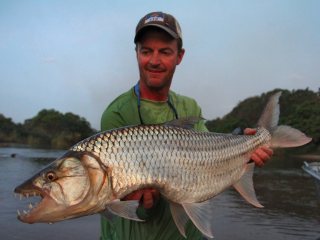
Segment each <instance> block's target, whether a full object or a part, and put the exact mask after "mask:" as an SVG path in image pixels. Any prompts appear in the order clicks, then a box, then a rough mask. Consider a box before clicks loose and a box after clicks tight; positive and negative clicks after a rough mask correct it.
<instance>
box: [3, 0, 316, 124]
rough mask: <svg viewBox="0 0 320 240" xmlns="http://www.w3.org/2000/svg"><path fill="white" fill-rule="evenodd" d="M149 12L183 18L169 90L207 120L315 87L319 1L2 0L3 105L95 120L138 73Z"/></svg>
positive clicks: (6, 110)
mask: <svg viewBox="0 0 320 240" xmlns="http://www.w3.org/2000/svg"><path fill="white" fill-rule="evenodd" d="M151 11H164V12H168V13H171V14H173V15H174V16H175V17H176V18H177V19H178V20H179V22H180V25H181V28H182V33H183V40H184V48H185V49H186V54H185V56H184V59H183V61H182V63H181V64H180V65H179V66H178V68H177V70H176V74H175V77H174V80H173V85H172V89H173V90H175V91H176V92H178V93H180V94H184V95H188V96H191V97H193V98H195V99H196V100H197V101H198V103H199V104H200V106H201V107H202V111H203V115H204V117H205V118H206V119H213V118H216V117H222V116H223V115H225V114H226V113H228V112H229V111H231V110H232V108H233V107H234V106H235V105H236V104H237V103H238V102H239V101H241V100H243V99H244V98H247V97H250V96H255V95H260V94H261V93H263V92H267V91H270V90H273V89H274V88H284V89H289V90H292V89H305V88H307V87H308V88H309V89H311V90H313V91H318V88H319V87H320V67H319V66H320V14H319V13H320V1H317V0H307V1H302V0H251V1H250V0H241V1H240V0H238V1H230V0H224V1H218V0H206V1H205V0H202V1H182V0H181V1H172V0H171V1H147V0H145V1H142V0H140V1H139V0H138V1H133V0H132V1H129V0H128V1H109V0H101V1H100V0H97V1H89V0H88V1H81V0H77V1H64V0H55V1H53V0H52V1H49V0H48V1H37V0H26V1H22V0H20V1H18V0H1V1H0V80H1V85H0V113H2V114H4V115H5V116H6V117H10V118H12V120H13V121H14V122H23V121H24V120H26V119H29V118H32V117H34V116H35V115H36V114H37V113H38V112H39V111H40V110H42V109H51V108H54V109H56V110H58V111H60V112H63V113H65V112H73V113H75V114H78V115H80V116H82V117H85V118H86V119H87V120H88V121H89V122H90V123H91V125H92V126H93V127H94V128H96V129H99V125H100V116H101V114H102V112H103V111H104V109H105V108H106V106H107V105H108V104H109V103H110V102H111V101H112V100H113V99H114V98H115V97H117V96H118V95H119V94H121V93H122V92H124V91H126V90H127V89H129V88H130V87H132V86H133V84H134V83H135V82H136V81H137V80H138V70H137V63H136V59H135V52H134V44H133V37H134V30H135V27H136V24H137V22H138V21H139V19H140V18H141V17H142V16H144V15H145V14H146V13H148V12H151Z"/></svg>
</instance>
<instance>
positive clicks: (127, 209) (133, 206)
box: [107, 200, 144, 222]
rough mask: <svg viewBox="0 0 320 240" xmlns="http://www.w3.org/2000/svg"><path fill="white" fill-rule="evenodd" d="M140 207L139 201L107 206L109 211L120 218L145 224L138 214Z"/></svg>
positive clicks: (114, 202) (117, 202) (121, 202)
mask: <svg viewBox="0 0 320 240" xmlns="http://www.w3.org/2000/svg"><path fill="white" fill-rule="evenodd" d="M138 206H139V201H137V200H130V201H113V202H111V203H109V204H108V205H107V209H108V210H109V211H110V212H111V213H113V214H115V215H119V216H120V217H123V218H127V219H130V220H135V221H140V222H143V221H144V220H142V219H140V218H139V217H138V216H137V213H136V211H137V208H138Z"/></svg>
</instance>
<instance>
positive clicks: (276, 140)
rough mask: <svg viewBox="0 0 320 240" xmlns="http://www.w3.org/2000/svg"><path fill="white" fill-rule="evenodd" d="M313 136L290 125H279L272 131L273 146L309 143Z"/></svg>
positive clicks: (297, 145)
mask: <svg viewBox="0 0 320 240" xmlns="http://www.w3.org/2000/svg"><path fill="white" fill-rule="evenodd" d="M311 140H312V138H309V137H307V136H306V135H305V134H304V133H303V132H301V131H299V130H298V129H295V128H292V127H289V126H279V127H277V128H276V129H275V130H274V131H273V132H272V138H271V147H272V148H277V147H281V148H287V147H299V146H302V145H304V144H307V143H309V142H310V141H311Z"/></svg>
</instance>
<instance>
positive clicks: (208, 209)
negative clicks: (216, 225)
mask: <svg viewBox="0 0 320 240" xmlns="http://www.w3.org/2000/svg"><path fill="white" fill-rule="evenodd" d="M213 199H214V198H211V199H209V200H207V201H204V202H200V203H182V206H183V208H184V210H185V211H186V213H187V214H188V216H189V218H190V219H191V221H192V222H193V224H194V225H195V226H196V227H197V228H198V229H199V230H200V231H201V232H202V234H203V235H205V236H206V237H208V238H213V226H212V224H213V216H214V213H213V210H214V207H213Z"/></svg>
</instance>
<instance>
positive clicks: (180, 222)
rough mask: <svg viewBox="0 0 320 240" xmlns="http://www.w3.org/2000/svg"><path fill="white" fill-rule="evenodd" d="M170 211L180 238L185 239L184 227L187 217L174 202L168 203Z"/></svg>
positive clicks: (182, 209)
mask: <svg viewBox="0 0 320 240" xmlns="http://www.w3.org/2000/svg"><path fill="white" fill-rule="evenodd" d="M170 210H171V214H172V218H173V220H174V222H175V224H176V226H177V228H178V230H179V232H180V233H181V235H182V236H184V237H185V238H187V237H186V232H185V226H186V223H187V222H188V220H189V217H188V215H187V214H186V212H185V210H184V208H183V207H182V205H180V204H178V203H174V202H170Z"/></svg>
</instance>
